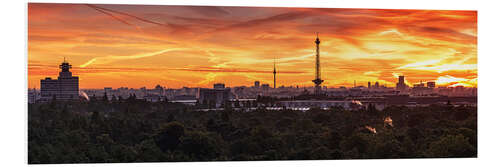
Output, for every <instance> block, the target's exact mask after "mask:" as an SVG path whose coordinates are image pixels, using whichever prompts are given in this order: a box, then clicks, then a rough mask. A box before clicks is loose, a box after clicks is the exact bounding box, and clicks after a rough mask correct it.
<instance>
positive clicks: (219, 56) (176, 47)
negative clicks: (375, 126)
mask: <svg viewBox="0 0 500 167" xmlns="http://www.w3.org/2000/svg"><path fill="white" fill-rule="evenodd" d="M316 32H319V38H320V40H321V44H320V52H321V69H322V71H321V76H322V79H323V80H325V82H324V83H323V84H322V85H323V86H328V87H339V86H347V87H351V86H352V85H353V82H354V80H356V83H357V84H356V85H365V86H366V85H367V82H369V81H370V82H371V83H372V85H373V84H374V83H375V82H377V81H378V82H379V84H380V85H384V84H386V85H387V86H394V85H395V83H396V82H397V75H404V76H405V79H406V80H407V81H406V82H407V83H408V84H410V85H412V84H415V83H419V82H420V81H423V82H427V81H435V82H436V84H437V86H466V87H477V12H476V11H450V10H394V9H390V10H389V9H387V10H386V9H337V8H328V9H327V8H269V7H215V6H165V5H101V4H99V5H87V4H49V3H29V4H28V87H29V88H33V87H37V88H39V87H40V79H43V78H45V77H52V78H56V77H57V74H58V72H59V69H58V68H57V67H58V65H59V64H60V63H61V62H62V60H63V57H66V59H67V61H68V62H69V63H70V64H72V65H73V69H72V70H71V71H72V72H73V75H76V76H79V77H80V88H81V89H86V88H103V87H113V88H117V87H129V88H139V87H143V86H146V87H148V88H152V87H154V86H155V85H158V84H159V85H162V86H166V87H168V88H180V87H184V86H187V87H212V84H214V83H218V82H222V83H225V84H226V85H227V86H231V87H232V86H242V85H245V86H251V85H253V82H254V81H260V82H261V84H265V83H267V84H270V85H272V83H273V74H272V71H273V62H274V58H276V60H277V61H276V67H277V87H278V86H281V85H285V86H300V87H304V86H313V83H312V82H311V80H313V79H314V54H315V44H314V40H315V38H316V35H315V33H316Z"/></svg>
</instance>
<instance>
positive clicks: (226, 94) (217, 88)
mask: <svg viewBox="0 0 500 167" xmlns="http://www.w3.org/2000/svg"><path fill="white" fill-rule="evenodd" d="M230 96H231V89H230V88H226V87H225V85H224V84H222V83H217V84H214V88H213V89H207V88H200V89H199V91H198V103H200V104H202V105H207V106H208V107H209V108H220V107H222V106H223V105H224V104H225V103H226V102H227V101H229V98H230Z"/></svg>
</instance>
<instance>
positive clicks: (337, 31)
mask: <svg viewBox="0 0 500 167" xmlns="http://www.w3.org/2000/svg"><path fill="white" fill-rule="evenodd" d="M27 12H28V15H27V17H28V22H27V25H28V35H27V38H28V39H27V42H28V43H27V45H28V62H27V68H28V69H27V72H28V77H27V82H28V83H27V86H28V87H27V89H28V91H27V93H28V94H27V103H28V104H27V105H28V111H27V116H28V121H27V123H28V125H27V130H28V133H27V145H28V147H27V148H28V152H27V154H28V163H29V164H60V163H127V162H192V161H263V160H266V161H267V160H339V159H343V160H345V159H402V158H475V157H477V82H478V81H477V78H478V73H477V11H462V10H461V11H458V10H399V9H348V8H287V7H229V6H224V7H219V6H169V5H118V4H114V5H111V4H57V3H29V4H28V10H27Z"/></svg>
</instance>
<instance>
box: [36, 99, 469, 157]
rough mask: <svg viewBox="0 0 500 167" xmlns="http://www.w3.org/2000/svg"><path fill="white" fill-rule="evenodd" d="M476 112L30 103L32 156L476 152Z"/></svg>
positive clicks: (457, 109)
mask: <svg viewBox="0 0 500 167" xmlns="http://www.w3.org/2000/svg"><path fill="white" fill-rule="evenodd" d="M476 110H477V109H476V107H467V106H460V107H453V106H452V105H443V106H437V105H435V106H429V107H417V108H407V107H396V106H393V107H388V108H386V109H384V110H382V111H379V110H376V109H375V108H374V107H367V108H366V109H361V110H356V111H347V110H344V109H342V108H335V109H331V110H328V111H323V110H319V109H312V110H310V111H308V112H300V111H266V110H264V109H259V110H257V111H253V112H239V111H233V110H232V109H230V108H226V110H224V111H207V112H202V111H195V110H194V109H193V108H191V107H188V106H184V105H182V104H175V103H168V102H157V103H151V102H146V101H141V100H136V99H126V100H113V101H107V100H96V99H93V100H91V101H90V102H51V103H44V104H29V106H28V162H29V163H30V164H39V163H42V164H45V163H100V162H169V161H227V160H313V159H314V160H317V159H360V158H362V159H372V158H429V157H476V156H477V149H476V148H477V130H476V129H477V114H476ZM387 117H390V118H391V119H392V125H393V126H391V125H389V124H388V122H385V123H384V119H385V118H387ZM367 127H370V128H374V129H375V131H373V130H368V128H367ZM374 132H376V133H374Z"/></svg>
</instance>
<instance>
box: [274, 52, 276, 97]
mask: <svg viewBox="0 0 500 167" xmlns="http://www.w3.org/2000/svg"><path fill="white" fill-rule="evenodd" d="M273 76H274V89H276V55H274V68H273Z"/></svg>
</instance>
